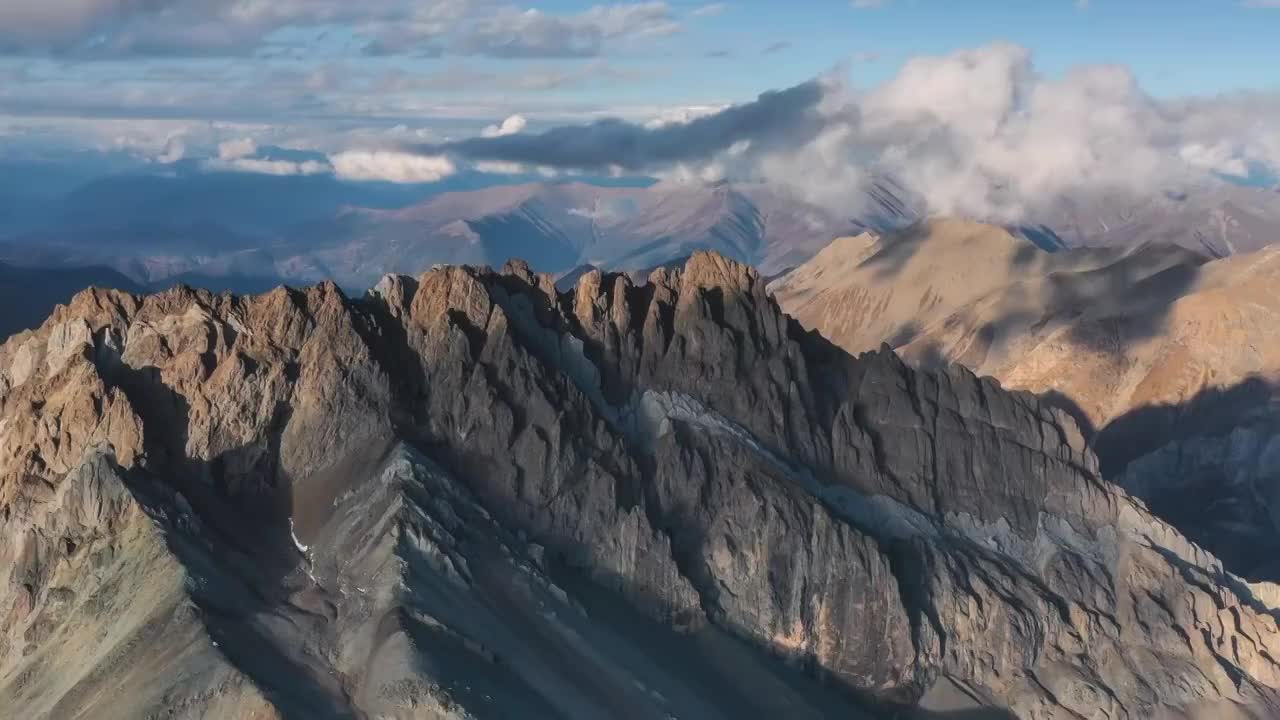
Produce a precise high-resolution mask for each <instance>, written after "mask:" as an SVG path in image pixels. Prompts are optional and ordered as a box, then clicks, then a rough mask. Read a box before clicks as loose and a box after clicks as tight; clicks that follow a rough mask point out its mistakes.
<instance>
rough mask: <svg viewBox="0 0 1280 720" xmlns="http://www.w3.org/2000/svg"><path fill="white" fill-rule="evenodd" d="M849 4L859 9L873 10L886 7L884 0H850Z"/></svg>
mask: <svg viewBox="0 0 1280 720" xmlns="http://www.w3.org/2000/svg"><path fill="white" fill-rule="evenodd" d="M849 4H850V5H852V6H853V7H855V8H857V9H859V10H873V9H875V8H878V7H884V0H850V2H849Z"/></svg>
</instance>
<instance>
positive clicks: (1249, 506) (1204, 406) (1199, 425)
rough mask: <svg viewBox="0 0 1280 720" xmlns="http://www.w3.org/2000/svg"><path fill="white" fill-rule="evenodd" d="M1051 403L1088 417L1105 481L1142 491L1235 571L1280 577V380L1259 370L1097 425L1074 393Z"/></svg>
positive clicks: (1254, 576)
mask: <svg viewBox="0 0 1280 720" xmlns="http://www.w3.org/2000/svg"><path fill="white" fill-rule="evenodd" d="M1045 400H1046V402H1048V403H1049V404H1050V405H1053V406H1055V407H1059V408H1062V409H1063V410H1064V411H1066V412H1067V413H1068V414H1071V415H1072V416H1073V417H1076V418H1077V422H1081V428H1082V431H1083V432H1084V433H1085V436H1086V437H1087V438H1090V445H1091V447H1092V448H1093V450H1094V452H1095V453H1096V454H1097V456H1098V460H1099V464H1100V467H1101V470H1102V475H1103V477H1104V478H1106V479H1108V480H1110V481H1113V482H1116V483H1118V484H1121V485H1123V486H1124V487H1125V489H1126V490H1128V491H1129V492H1130V493H1132V494H1134V495H1136V496H1137V497H1140V498H1142V499H1143V500H1144V501H1145V502H1146V503H1147V505H1148V506H1149V507H1150V509H1151V511H1152V512H1154V513H1155V514H1156V515H1157V516H1159V517H1160V518H1161V519H1163V520H1164V521H1165V522H1168V523H1169V524H1171V525H1173V526H1174V527H1176V528H1178V529H1179V530H1180V531H1181V532H1183V533H1184V534H1185V535H1187V537H1189V538H1191V539H1192V540H1193V541H1195V542H1196V543H1197V544H1198V545H1200V546H1201V547H1204V548H1206V549H1207V550H1209V551H1211V552H1212V553H1214V555H1216V556H1218V558H1219V559H1221V560H1222V561H1223V563H1224V565H1225V566H1226V567H1227V568H1228V569H1229V570H1231V571H1232V572H1233V573H1236V574H1237V575H1240V576H1242V577H1246V578H1249V579H1252V580H1280V566H1277V563H1276V561H1275V558H1277V557H1280V528H1278V527H1277V525H1276V520H1275V519H1274V517H1273V516H1274V515H1275V514H1276V512H1275V510H1276V509H1274V508H1272V507H1271V504H1272V500H1271V498H1273V497H1275V495H1276V491H1277V490H1278V489H1280V467H1276V466H1274V462H1273V461H1270V460H1268V458H1269V457H1270V456H1269V455H1268V448H1269V446H1270V443H1271V440H1272V439H1273V438H1274V437H1276V436H1280V422H1277V420H1276V418H1277V415H1276V409H1277V406H1278V405H1280V385H1277V384H1276V383H1274V382H1270V381H1268V380H1266V379H1263V378H1261V377H1251V378H1248V379H1246V380H1244V381H1243V382H1240V383H1238V384H1236V385H1233V386H1231V387H1227V388H1208V389H1206V390H1203V391H1201V392H1200V393H1198V394H1196V395H1195V396H1194V397H1192V398H1191V399H1189V400H1187V401H1185V402H1182V403H1177V404H1168V405H1165V404H1160V405H1148V406H1144V407H1140V408H1137V409H1134V410H1132V411H1130V412H1128V413H1125V414H1124V415H1122V416H1120V417H1118V418H1116V419H1114V420H1112V421H1111V422H1109V423H1107V424H1106V425H1105V426H1104V427H1102V428H1101V429H1097V430H1094V429H1093V428H1092V427H1090V426H1089V425H1088V421H1087V419H1085V418H1083V413H1082V412H1081V411H1080V409H1079V407H1078V406H1076V405H1075V404H1074V403H1073V402H1072V401H1071V399H1070V398H1068V397H1066V396H1064V395H1061V394H1054V395H1050V396H1047V397H1045Z"/></svg>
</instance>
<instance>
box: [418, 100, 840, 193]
mask: <svg viewBox="0 0 1280 720" xmlns="http://www.w3.org/2000/svg"><path fill="white" fill-rule="evenodd" d="M823 95H824V90H823V87H822V83H820V82H818V81H811V82H807V83H804V84H802V85H797V86H795V87H792V88H788V89H786V90H777V91H772V92H767V93H764V94H763V95H761V96H760V97H759V98H757V99H756V100H754V101H752V102H749V103H745V104H742V105H734V106H730V107H728V108H725V109H723V110H720V111H719V112H715V113H713V114H710V115H703V116H698V117H693V118H692V119H690V120H688V121H687V122H671V123H665V124H657V125H651V126H645V125H643V124H635V123H629V122H624V121H622V120H600V121H598V122H594V123H591V124H589V125H581V126H570V127H558V128H553V129H551V130H548V131H546V132H542V133H538V134H523V133H508V134H501V135H498V134H494V135H493V136H492V137H479V138H471V139H467V140H460V141H457V142H452V143H444V144H438V145H426V146H421V147H420V148H418V150H419V151H420V152H423V153H426V154H431V155H441V154H447V155H453V156H457V157H460V158H463V159H466V160H469V161H477V162H504V163H516V164H520V165H534V166H542V167H549V168H557V169H564V170H582V171H586V172H600V171H608V170H612V169H618V168H620V169H622V170H627V171H648V170H653V169H655V168H661V167H663V166H666V165H672V164H676V163H684V162H697V161H704V160H710V159H712V158H713V157H714V156H715V155H716V154H718V153H721V152H725V151H728V150H729V149H730V148H731V147H733V146H734V145H736V144H738V143H742V142H750V143H754V144H759V145H760V146H763V147H777V146H779V145H783V144H803V143H805V142H808V141H809V139H811V138H812V137H813V136H814V135H815V134H816V133H817V132H818V131H819V130H821V128H822V125H823V123H824V120H823V118H822V117H821V116H820V114H819V112H818V104H819V102H820V101H821V100H822V99H823Z"/></svg>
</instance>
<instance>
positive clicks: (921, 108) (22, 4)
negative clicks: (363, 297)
mask: <svg viewBox="0 0 1280 720" xmlns="http://www.w3.org/2000/svg"><path fill="white" fill-rule="evenodd" d="M1278 37H1280V0H1091V1H1090V2H1082V0H1004V1H999V0H791V1H789V2H779V1H778V0H728V1H726V2H707V1H706V0H667V1H666V2H662V1H661V0H656V1H655V0H631V1H602V0H594V1H593V0H540V1H539V0H362V2H350V1H349V0H221V1H213V2H211V1H210V0H154V1H153V2H148V3H137V2H132V1H131V0H42V2H39V3H35V2H30V0H0V155H5V154H9V155H13V154H22V153H26V154H29V155H30V154H39V153H47V152H52V151H55V150H59V149H62V150H65V149H80V150H90V151H95V152H106V153H116V154H124V155H128V156H131V157H137V158H139V159H141V160H143V161H146V162H153V163H159V164H168V163H172V162H174V161H176V160H178V159H191V158H201V159H204V160H207V161H208V165H209V167H210V168H216V167H219V163H221V166H222V167H224V168H229V167H235V168H238V169H241V170H248V171H256V172H276V173H286V172H298V173H304V172H321V171H329V170H330V169H332V168H339V167H341V168H355V169H354V170H352V171H353V172H356V173H366V174H367V173H370V172H374V170H375V168H376V167H377V166H379V165H382V164H385V163H387V162H389V160H390V159H392V156H390V155H388V154H387V153H392V152H395V153H403V152H406V151H407V150H408V151H412V149H413V148H415V147H421V146H433V147H438V148H439V147H446V146H447V144H448V143H450V142H455V141H457V140H459V139H462V138H466V137H473V136H477V135H482V134H498V135H501V134H512V133H515V134H520V133H529V132H540V131H542V130H545V129H547V128H551V127H553V126H557V125H562V124H566V123H568V124H582V123H589V122H593V121H596V120H599V119H601V118H605V117H615V116H616V117H620V118H622V119H624V120H626V121H629V122H633V123H636V124H637V126H638V127H642V126H647V127H653V126H656V125H661V124H664V123H670V122H672V121H687V120H689V119H691V118H694V117H698V116H700V115H704V114H707V113H711V112H715V111H716V110H719V109H721V108H723V107H724V106H726V105H729V104H740V103H746V102H749V101H751V100H753V99H754V98H755V97H756V96H757V95H759V94H760V93H762V92H766V91H769V90H776V89H783V88H788V87H792V86H795V85H798V84H801V83H804V82H806V81H810V80H813V79H814V78H817V77H826V78H828V79H830V78H832V77H836V78H838V79H839V85H840V87H839V89H838V91H837V90H832V89H831V88H828V91H827V97H828V98H835V97H839V98H842V99H841V101H840V102H841V103H843V105H844V107H845V109H846V110H848V109H849V108H852V107H854V106H855V105H857V103H859V102H863V99H865V100H866V101H867V102H869V103H870V105H868V108H871V109H875V108H879V111H880V114H881V115H883V116H884V117H889V118H894V119H895V120H894V121H895V122H898V121H902V122H907V121H911V122H915V120H917V119H918V117H917V116H918V115H919V114H920V113H921V112H924V113H926V114H929V115H930V116H931V117H932V119H933V120H934V121H936V122H938V123H939V124H940V126H941V127H943V128H946V129H947V131H948V132H952V133H953V134H954V132H955V131H956V129H957V128H959V129H960V130H963V131H965V132H967V131H968V130H970V129H972V127H974V123H979V124H981V123H988V124H990V123H995V126H996V127H1001V128H1003V127H1010V126H1014V125H1018V133H1020V134H1019V135H1018V136H1017V138H1014V139H1012V140H1010V142H1013V141H1016V142H1017V143H1023V142H1024V140H1025V138H1024V137H1023V136H1025V135H1027V134H1028V133H1029V132H1030V131H1031V130H1034V129H1036V128H1039V126H1033V125H1030V124H1029V122H1028V121H1027V117H1029V115H1028V112H1029V110H1028V108H1023V107H1007V108H1006V107H1003V106H1002V105H1001V104H1000V103H999V102H995V104H994V106H993V105H992V102H989V101H993V99H994V101H998V100H999V99H1000V98H1001V97H1002V96H1004V95H1013V96H1017V97H1018V98H1020V100H1018V102H1019V103H1021V102H1024V101H1027V102H1029V101H1030V99H1031V98H1033V97H1038V98H1040V100H1038V101H1037V102H1039V104H1040V105H1042V106H1046V107H1049V106H1052V105H1053V102H1054V100H1053V99H1054V98H1065V99H1063V100H1061V102H1068V101H1071V102H1076V103H1094V102H1106V103H1112V104H1113V105H1114V106H1115V107H1114V108H1113V110H1112V113H1111V116H1108V117H1112V116H1114V117H1124V118H1126V122H1125V123H1122V124H1118V125H1117V127H1112V128H1108V129H1107V132H1112V133H1115V134H1116V136H1117V137H1120V136H1124V135H1126V134H1132V133H1133V132H1134V125H1135V123H1138V124H1141V125H1142V127H1143V133H1142V134H1140V135H1139V136H1137V137H1138V139H1137V140H1133V139H1130V140H1129V142H1135V141H1136V142H1149V143H1160V144H1162V145H1161V150H1160V151H1161V152H1164V153H1165V154H1173V155H1177V156H1179V157H1183V158H1184V159H1186V158H1190V159H1191V160H1192V161H1194V162H1195V163H1197V164H1199V165H1203V166H1205V167H1210V166H1212V167H1216V168H1227V169H1231V170H1239V169H1240V168H1242V167H1246V166H1249V165H1250V164H1255V165H1256V164H1261V165H1268V164H1269V163H1270V162H1271V160H1273V159H1274V158H1275V157H1276V156H1277V155H1280V138H1277V136H1276V134H1275V131H1272V130H1270V129H1269V127H1272V126H1268V125H1267V124H1266V123H1263V122H1261V120H1260V118H1264V117H1265V118H1272V117H1273V116H1272V115H1270V113H1272V112H1276V113H1277V116H1280V111H1277V110H1276V108H1277V107H1280V102H1278V101H1277V100H1276V99H1277V98H1280V51H1277V50H1276V49H1275V38H1278ZM1011 46H1012V47H1016V48H1018V50H1017V51H1010V50H1009V49H1008V48H1009V47H1011ZM974 52H977V53H978V54H977V55H973V56H971V55H970V54H971V53H974ZM921 58H934V59H935V60H937V61H938V62H937V63H935V64H934V65H930V64H929V62H932V61H926V62H925V65H924V66H921V65H920V59H921ZM938 59H941V60H938ZM938 63H940V64H938ZM935 65H937V66H935ZM1098 65H1109V66H1112V67H1113V69H1118V72H1112V71H1104V70H1096V69H1095V70H1092V71H1081V68H1089V67H1094V68H1096V66H1098ZM913 67H914V68H915V70H914V71H912V70H911V68H913ZM922 67H923V68H924V69H923V70H922V69H921V68H922ZM904 68H906V70H904ZM1082 72H1083V73H1084V74H1083V75H1081V73H1082ZM1029 73H1030V74H1032V75H1033V76H1034V77H1035V78H1037V79H1034V80H1032V79H1028V78H1029V75H1028V74H1029ZM1064 78H1074V79H1071V80H1069V81H1067V80H1064V81H1063V83H1060V84H1057V85H1055V84H1053V81H1054V80H1060V79H1064ZM939 83H941V84H939ZM956 85H960V86H963V87H964V88H968V89H967V90H965V92H966V93H967V95H960V96H956V97H951V95H949V93H951V92H952V90H954V89H955V86H956ZM877 88H887V89H886V90H883V91H878V90H877ZM918 88H923V89H918ZM1036 88H1040V90H1039V91H1036V90H1035V89H1036ZM877 93H878V94H877ZM917 93H930V94H933V95H947V96H948V97H951V100H949V102H951V105H950V106H948V107H930V106H928V101H929V98H928V97H925V98H923V101H922V102H923V103H924V104H920V103H919V102H917V100H920V98H915V99H912V100H911V102H908V103H907V105H908V106H909V107H907V106H904V104H903V98H904V97H905V98H908V99H911V98H913V97H914V96H915V94H917ZM1037 93H1038V94H1037ZM863 95H865V96H866V97H865V98H863V99H855V96H856V97H857V98H862V96H863ZM1246 95H1247V96H1248V100H1247V101H1244V100H1240V99H1239V98H1241V97H1244V96H1246ZM1219 96H1223V97H1231V98H1235V99H1233V100H1231V101H1230V103H1217V102H1216V101H1214V100H1212V99H1213V98H1217V97H1219ZM1188 97H1190V98H1196V100H1194V101H1189V102H1191V103H1192V104H1191V105H1187V103H1186V102H1184V101H1183V100H1181V99H1182V98H1188ZM877 98H879V99H878V100H877ZM895 98H896V99H895ZM1073 98H1074V99H1073ZM957 103H958V104H959V106H960V107H957ZM1152 103H1156V104H1158V105H1152ZM1209 103H1214V104H1212V105H1210V104H1209ZM827 104H828V105H830V104H831V103H830V102H828V103H827ZM917 105H918V107H917ZM969 106H972V107H973V108H977V109H978V111H979V112H978V113H977V117H970V116H969V115H972V114H971V113H967V112H963V111H967V110H968V109H969ZM1066 107H1067V109H1070V108H1071V106H1069V105H1068V106H1066ZM1189 107H1190V108H1191V110H1188V108H1189ZM1153 108H1154V109H1153ZM988 111H990V112H988ZM1193 111H1194V112H1193ZM815 112H818V110H816V109H815ZM822 112H823V113H826V114H825V115H824V121H823V122H824V123H825V122H828V121H830V122H835V121H833V120H832V119H831V118H832V117H834V116H832V115H830V113H829V111H822ZM984 112H987V113H988V115H990V117H986V116H983V113H984ZM895 113H896V114H895ZM903 113H906V114H905V115H904V114H903ZM991 113H995V114H994V115H991ZM846 116H847V113H846ZM1175 116H1176V118H1177V123H1176V127H1172V126H1169V127H1165V126H1160V127H1158V126H1159V125H1161V123H1166V121H1167V120H1168V118H1169V117H1175ZM504 119H510V120H509V122H508V124H507V126H505V129H499V126H500V125H501V123H502V122H503V121H504ZM1013 119H1016V120H1017V121H1018V122H1017V123H1013V122H1011V121H1012V120H1013ZM1086 119H1087V118H1086ZM840 122H844V121H843V120H842V121H840ZM1267 122H1270V120H1268V121H1267ZM957 123H958V124H957ZM1166 124H1167V123H1166ZM1120 125H1123V127H1120ZM1022 126H1026V127H1022ZM862 130H864V128H859V132H861V131H862ZM1100 132H1101V131H1100ZM881 134H883V133H881ZM961 134H963V133H961ZM1011 137H1012V136H1011ZM1170 138H1172V139H1170ZM978 139H982V138H978ZM891 140H892V141H893V142H897V141H898V140H899V139H897V138H893V139H891ZM1111 140H1115V138H1106V137H1089V138H1080V142H1081V144H1080V146H1079V147H1078V148H1077V149H1076V150H1075V151H1073V152H1075V153H1076V154H1077V155H1090V154H1096V153H1097V152H1098V147H1100V143H1101V144H1105V143H1106V142H1107V141H1111ZM881 141H882V138H879V137H878V136H877V139H875V142H876V143H880V142H881ZM860 142H870V140H868V138H865V137H862V138H861V139H860ZM886 142H887V141H886ZM1018 147H1019V149H1020V150H1019V151H1020V152H1021V151H1025V150H1026V149H1025V148H1023V146H1022V145H1021V144H1020V145H1018ZM904 148H905V146H901V145H899V146H896V149H895V150H894V151H893V152H890V153H888V155H894V153H897V154H902V153H903V152H905V149H904ZM725 149H726V148H720V150H725ZM889 149H891V148H889V147H888V146H881V145H879V144H877V145H875V146H874V147H872V148H870V149H868V148H867V147H865V146H863V145H859V148H858V150H857V156H858V157H859V158H863V157H870V156H878V157H887V155H886V150H889ZM344 152H360V153H365V154H364V155H356V156H351V157H346V158H344V160H346V161H347V162H344V163H342V164H335V163H334V162H333V161H332V158H333V157H334V156H335V155H336V154H341V153H344ZM1001 152H1003V153H1005V154H1007V153H1008V152H1010V151H1009V149H1008V148H1004V149H1002V150H1001ZM306 153H312V155H307V154H306ZM370 153H382V154H380V155H377V156H376V157H375V156H372V155H370ZM419 154H420V153H419ZM535 154H536V153H535ZM538 157H542V155H540V154H539V155H538ZM931 159H932V158H931ZM308 160H311V161H313V162H311V163H310V164H308ZM400 160H403V161H404V162H405V163H409V165H408V166H407V167H402V166H397V167H396V168H395V170H394V172H392V173H391V177H392V178H394V177H400V176H401V175H399V174H397V173H405V172H407V173H409V175H410V176H412V177H417V178H422V177H432V176H434V175H435V174H438V172H440V171H450V170H449V168H451V167H453V166H452V165H450V163H451V162H452V161H451V160H450V159H448V158H427V159H423V158H413V159H406V158H400V159H399V160H397V162H400ZM721 164H722V165H723V164H725V163H721ZM1268 166H1269V165H1268ZM495 167H496V166H495ZM525 170H528V168H525ZM982 171H983V172H993V171H992V170H991V168H986V167H983V168H982ZM698 172H703V173H706V172H710V171H709V170H708V169H707V168H705V167H704V168H701V169H699V170H698Z"/></svg>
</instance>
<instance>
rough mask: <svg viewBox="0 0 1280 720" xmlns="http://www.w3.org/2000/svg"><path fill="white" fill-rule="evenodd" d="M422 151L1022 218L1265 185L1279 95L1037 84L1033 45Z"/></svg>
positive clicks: (1275, 155)
mask: <svg viewBox="0 0 1280 720" xmlns="http://www.w3.org/2000/svg"><path fill="white" fill-rule="evenodd" d="M419 151H421V152H425V153H428V154H431V155H448V156H450V157H454V158H456V159H458V160H459V161H461V162H473V163H474V162H482V161H483V162H502V163H515V164H519V165H523V166H546V167H553V168H557V169H560V170H562V171H587V172H599V171H605V170H609V169H612V168H621V169H623V170H625V171H629V172H647V173H652V174H655V175H660V176H663V177H676V178H688V179H701V180H709V179H716V178H722V177H731V178H746V179H766V180H768V181H770V182H774V183H779V184H782V185H786V186H790V187H791V188H793V189H794V190H795V191H796V192H798V193H799V194H801V195H802V196H804V197H805V198H807V199H809V200H811V201H813V202H816V203H819V204H821V205H823V206H825V207H828V208H831V209H833V210H836V211H839V212H843V213H847V214H851V215H852V214H856V213H857V212H859V211H860V209H861V208H860V207H859V202H861V200H860V198H863V197H864V193H863V191H864V190H865V189H867V188H868V187H869V186H870V183H872V182H875V181H876V180H877V179H879V178H886V177H888V178H892V179H894V180H895V181H896V182H898V183H900V184H901V185H903V186H904V187H905V188H906V189H907V190H908V191H909V192H910V193H911V194H913V195H916V196H919V197H920V198H921V199H922V201H923V202H924V203H925V204H926V205H927V206H928V209H929V210H930V211H933V212H937V213H944V214H956V215H965V216H971V217H978V218H981V219H986V220H993V221H999V222H1019V221H1023V220H1027V219H1034V218H1035V217H1038V216H1042V215H1043V213H1045V212H1048V211H1051V210H1052V209H1053V208H1054V207H1056V206H1057V204H1058V203H1060V202H1062V201H1063V199H1064V198H1072V197H1078V196H1083V195H1091V194H1099V193H1101V194H1109V195H1114V196H1117V197H1122V196H1133V197H1135V198H1136V197H1149V196H1150V195H1151V194H1153V193H1161V192H1164V191H1172V190H1178V189H1186V188H1189V187H1190V186H1192V185H1196V184H1200V183H1204V182H1207V181H1210V180H1212V179H1213V178H1214V176H1215V175H1221V174H1230V175H1248V174H1250V172H1249V171H1251V170H1256V171H1258V172H1261V173H1262V174H1265V175H1270V176H1274V175H1275V174H1276V171H1277V169H1280V95H1274V94H1260V93H1256V94H1241V95H1235V96H1218V97H1213V98H1205V99H1187V100H1165V99H1158V98H1155V97H1152V96H1151V95H1149V94H1148V93H1146V92H1145V91H1144V90H1143V89H1142V87H1141V86H1140V85H1139V83H1138V81H1137V78H1136V77H1135V76H1134V75H1133V73H1132V72H1131V71H1129V70H1128V69H1127V68H1124V67H1121V66H1115V65H1091V66H1082V67H1077V68H1074V69H1072V70H1069V71H1068V72H1066V73H1065V74H1063V75H1061V76H1056V77H1046V76H1044V75H1041V74H1040V73H1038V72H1037V71H1036V69H1035V66H1034V63H1033V58H1032V55H1031V53H1030V52H1029V51H1028V50H1026V49H1025V48H1022V47H1019V46H1016V45H1012V44H1007V43H999V44H993V45H988V46H984V47H980V48H974V49H968V50H962V51H958V52H954V53H951V54H948V55H941V56H929V57H917V58H914V59H912V60H910V61H908V62H907V63H906V64H904V65H903V66H902V68H901V69H900V70H899V72H898V73H897V75H896V76H894V77H893V78H891V79H890V80H889V81H887V82H885V83H884V84H882V85H880V86H878V87H874V88H871V89H865V90H863V89H857V88H853V87H850V86H849V85H848V84H847V83H846V82H844V80H843V78H842V77H841V76H838V75H835V74H833V75H831V76H826V77H823V78H819V79H816V80H813V81H810V82H808V83H804V84H802V85H799V86H796V87H793V88H790V89H787V90H782V91H777V92H771V93H765V94H763V95H761V96H760V97H759V98H758V99H757V100H755V101H752V102H749V103H744V104H741V105H734V106H728V107H714V106H711V107H707V106H704V107H694V108H677V109H675V110H674V111H669V112H667V113H664V114H663V115H661V116H659V117H657V118H654V119H653V120H651V121H649V122H647V123H631V122H623V121H621V120H602V121H598V122H594V123H591V124H587V125H576V126H564V127H557V128H553V129H551V130H547V131H545V132H542V133H536V134H530V133H522V134H519V135H511V136H506V137H490V138H485V137H480V138H472V139H468V140H461V141H456V142H450V143H443V144H434V145H427V146H422V147H420V148H419Z"/></svg>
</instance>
